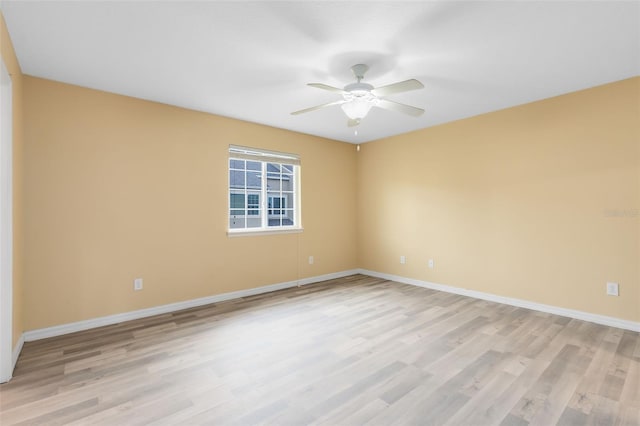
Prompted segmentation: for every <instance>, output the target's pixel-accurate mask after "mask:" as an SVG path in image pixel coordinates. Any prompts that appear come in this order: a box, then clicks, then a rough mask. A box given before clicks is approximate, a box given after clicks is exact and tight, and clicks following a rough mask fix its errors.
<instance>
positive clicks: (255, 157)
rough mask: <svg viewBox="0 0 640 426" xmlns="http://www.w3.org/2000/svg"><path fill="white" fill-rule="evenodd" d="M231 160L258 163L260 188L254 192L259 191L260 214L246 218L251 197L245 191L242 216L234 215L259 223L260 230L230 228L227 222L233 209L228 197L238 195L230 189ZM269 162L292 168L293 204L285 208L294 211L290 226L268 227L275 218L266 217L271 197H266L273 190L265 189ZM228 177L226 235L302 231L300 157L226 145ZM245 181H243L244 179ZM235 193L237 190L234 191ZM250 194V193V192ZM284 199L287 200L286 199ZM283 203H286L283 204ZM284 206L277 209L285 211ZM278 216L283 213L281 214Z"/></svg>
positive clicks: (278, 216) (284, 194) (272, 216)
mask: <svg viewBox="0 0 640 426" xmlns="http://www.w3.org/2000/svg"><path fill="white" fill-rule="evenodd" d="M231 160H247V161H256V162H260V164H261V174H262V179H261V188H260V190H257V189H256V190H255V191H256V192H258V191H259V192H260V210H259V211H260V213H259V215H249V214H248V210H247V209H248V204H247V202H248V196H249V195H250V193H249V192H247V191H248V190H247V189H246V184H245V190H244V197H245V198H244V209H245V215H242V216H238V215H234V216H236V217H237V218H243V219H245V220H246V219H248V218H252V219H257V218H259V219H260V220H261V226H260V227H254V228H231V227H230V220H231V216H232V215H231V211H232V210H233V209H232V207H231V194H234V193H237V192H235V191H234V189H233V188H232V187H231V178H230V173H229V171H231V170H232V169H231ZM268 163H276V164H287V165H291V166H293V182H292V187H293V191H292V192H293V205H292V206H287V207H288V208H289V209H293V222H294V224H293V225H283V226H269V219H270V218H271V219H274V218H276V216H274V215H269V210H270V209H269V199H270V198H273V195H269V193H271V192H272V191H270V190H269V189H268V179H267V175H268V173H271V172H268V171H267V164H268ZM227 178H228V185H227V186H228V190H227V204H228V205H227V235H228V236H230V237H232V236H246V235H264V234H282V233H295V232H302V230H303V228H302V221H301V217H302V215H301V202H300V200H301V197H300V157H299V156H298V155H296V154H288V153H283V152H277V151H266V150H262V149H256V148H248V147H243V146H238V145H229V159H228V162H227ZM245 179H246V178H245ZM236 191H237V190H236ZM250 191H251V190H250ZM282 197H286V193H282V192H281V193H280V196H279V198H282ZM285 199H286V198H285ZM285 203H286V201H285ZM285 208H286V207H281V208H280V210H284V209H285ZM281 213H283V212H282V211H281ZM284 216H285V215H284V214H281V215H277V218H282V217H284Z"/></svg>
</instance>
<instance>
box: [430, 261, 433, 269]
mask: <svg viewBox="0 0 640 426" xmlns="http://www.w3.org/2000/svg"><path fill="white" fill-rule="evenodd" d="M429 269H433V259H429Z"/></svg>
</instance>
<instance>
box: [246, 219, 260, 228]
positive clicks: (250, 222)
mask: <svg viewBox="0 0 640 426" xmlns="http://www.w3.org/2000/svg"><path fill="white" fill-rule="evenodd" d="M261 226H262V219H260V218H259V217H247V228H260V227H261Z"/></svg>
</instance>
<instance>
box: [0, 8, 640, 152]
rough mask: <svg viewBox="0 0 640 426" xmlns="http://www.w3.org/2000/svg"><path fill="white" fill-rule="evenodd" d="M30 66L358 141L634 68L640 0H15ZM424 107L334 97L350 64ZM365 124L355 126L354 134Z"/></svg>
mask: <svg viewBox="0 0 640 426" xmlns="http://www.w3.org/2000/svg"><path fill="white" fill-rule="evenodd" d="M1 7H2V12H3V14H4V16H5V19H6V22H7V26H8V28H9V32H10V34H11V37H12V39H13V43H14V46H15V49H16V52H17V56H18V60H19V62H20V65H21V67H22V70H23V72H24V73H25V74H29V75H33V76H37V77H43V78H48V79H52V80H58V81H62V82H66V83H71V84H77V85H80V86H85V87H90V88H94V89H100V90H105V91H109V92H114V93H119V94H123V95H128V96H134V97H137V98H142V99H148V100H152V101H158V102H163V103H167V104H172V105H178V106H181V107H185V108H191V109H195V110H199V111H206V112H210V113H214V114H219V115H223V116H228V117H233V118H238V119H242V120H247V121H252V122H257V123H262V124H267V125H270V126H274V127H280V128H284V129H290V130H294V131H298V132H303V133H308V134H313V135H318V136H324V137H327V138H331V139H336V140H341V141H348V142H353V143H360V142H366V141H370V140H374V139H379V138H382V137H385V136H391V135H396V134H399V133H405V132H409V131H412V130H416V129H420V128H425V127H429V126H433V125H436V124H440V123H445V122H449V121H453V120H458V119H461V118H465V117H470V116H474V115H478V114H482V113H486V112H489V111H495V110H498V109H502V108H506V107H510V106H514V105H519V104H523V103H527V102H531V101H535V100H538V99H543V98H548V97H551V96H556V95H560V94H563V93H568V92H572V91H576V90H580V89H584V88H588V87H593V86H596V85H600V84H604V83H608V82H612V81H616V80H621V79H624V78H628V77H632V76H637V75H640V2H638V1H626V2H616V1H567V2H564V1H532V2H521V1H518V2H515V1H512V2H507V1H473V2H451V1H432V2H417V1H413V2H396V1H375V2H374V1H369V2H351V1H339V2H326V1H298V2H294V1H284V2H276V1H259V2H247V1H238V2H232V1H226V2H221V1H194V2H189V1H160V0H158V1H124V2H115V1H102V2H95V1H83V2H79V1H55V0H54V1H51V0H49V1H15V0H13V1H12V0H9V1H7V0H5V1H3V2H2V3H1ZM356 63H366V64H368V65H369V66H370V71H369V72H368V73H367V75H366V78H365V80H364V81H365V82H368V83H370V84H372V85H374V86H381V85H386V84H390V83H394V82H397V81H401V80H406V79H409V78H416V79H418V80H420V81H422V83H424V85H425V88H424V89H422V90H418V91H413V92H407V93H402V94H398V95H395V96H391V97H390V99H393V100H395V101H399V102H403V103H407V104H410V105H415V106H418V107H421V108H424V109H425V110H426V112H425V114H424V115H423V116H422V117H419V118H415V117H410V116H404V115H402V114H399V113H397V112H393V111H386V110H381V109H376V108H374V109H373V110H372V111H371V113H370V114H369V115H368V116H367V117H366V118H365V119H364V120H363V122H362V124H361V125H360V126H358V127H357V128H348V127H347V126H346V117H345V115H344V113H343V112H342V110H341V109H340V107H338V106H335V107H331V108H327V109H323V110H319V111H315V112H310V113H308V114H303V115H298V116H292V115H290V112H292V111H295V110H299V109H303V108H306V107H310V106H314V105H317V104H321V103H325V102H331V101H333V100H337V99H338V98H339V96H340V95H339V94H336V93H331V92H327V91H323V90H319V89H317V88H313V87H308V86H306V85H305V84H306V83H309V82H317V83H326V84H329V85H333V86H338V87H343V86H344V85H346V84H347V83H351V82H353V81H354V80H353V76H352V74H351V71H350V69H349V68H350V66H351V65H353V64H356ZM354 130H358V134H357V135H355V134H354Z"/></svg>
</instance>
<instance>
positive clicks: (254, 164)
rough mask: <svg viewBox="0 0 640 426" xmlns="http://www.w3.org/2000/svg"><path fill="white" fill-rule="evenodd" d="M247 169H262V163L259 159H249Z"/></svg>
mask: <svg viewBox="0 0 640 426" xmlns="http://www.w3.org/2000/svg"><path fill="white" fill-rule="evenodd" d="M247 170H257V171H261V170H262V163H260V162H259V161H247Z"/></svg>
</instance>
